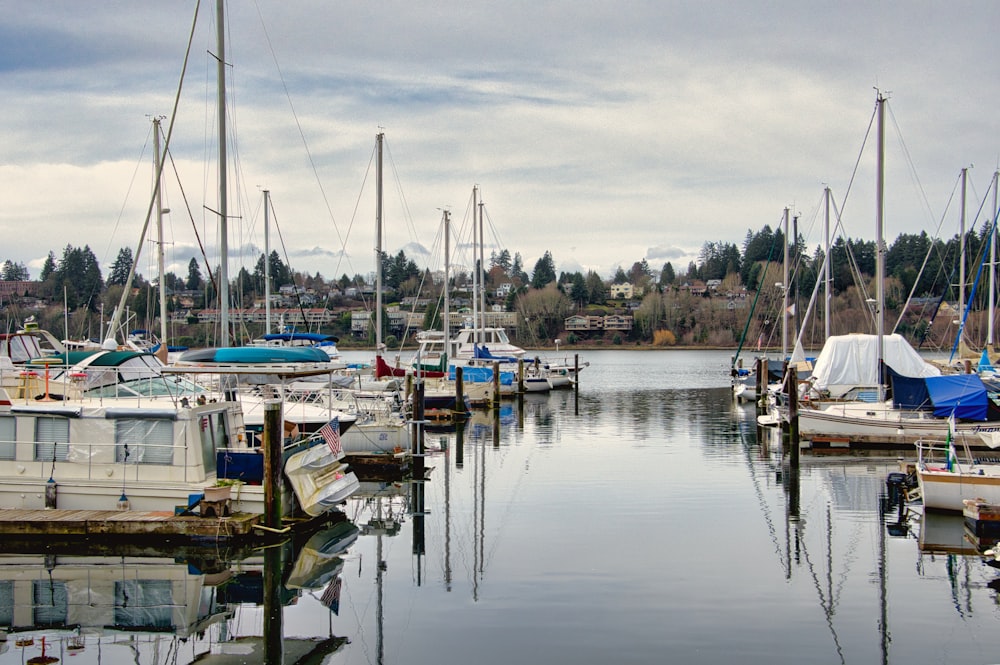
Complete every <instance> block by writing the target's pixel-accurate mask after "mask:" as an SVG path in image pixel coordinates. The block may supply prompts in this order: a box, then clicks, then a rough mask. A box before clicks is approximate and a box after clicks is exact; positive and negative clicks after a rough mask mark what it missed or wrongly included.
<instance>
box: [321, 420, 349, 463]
mask: <svg viewBox="0 0 1000 665" xmlns="http://www.w3.org/2000/svg"><path fill="white" fill-rule="evenodd" d="M319 433H320V436H322V437H323V440H324V441H326V445H328V446H330V452H331V453H333V454H334V455H339V454H340V453H342V452H343V448H341V447H340V422H339V419H338V418H334V419H333V420H331V421H330V422H328V423H327V424H325V425H323V426H322V427H320V428H319Z"/></svg>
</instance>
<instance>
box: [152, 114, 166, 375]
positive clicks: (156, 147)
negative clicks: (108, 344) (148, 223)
mask: <svg viewBox="0 0 1000 665" xmlns="http://www.w3.org/2000/svg"><path fill="white" fill-rule="evenodd" d="M161 119H162V118H161V117H160V116H156V117H155V118H153V163H154V164H155V165H156V166H155V168H156V176H157V178H160V177H161V174H162V173H163V167H162V166H161V163H162V160H161V158H160V120H161ZM162 196H163V187H162V186H160V185H159V184H157V185H156V204H155V205H156V241H157V252H156V270H157V274H158V275H159V276H160V279H159V282H160V285H159V286H160V346H159V348H158V349H157V350H156V356H157V357H158V358H159V359H160V360H161V361H162V362H163V363H164V364H166V362H167V283H166V280H165V279H163V198H162Z"/></svg>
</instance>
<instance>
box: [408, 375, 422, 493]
mask: <svg viewBox="0 0 1000 665" xmlns="http://www.w3.org/2000/svg"><path fill="white" fill-rule="evenodd" d="M412 441H413V445H412V446H410V447H411V449H412V450H413V478H414V479H415V480H423V479H424V382H423V381H422V380H420V379H417V380H416V381H414V382H413V432H412Z"/></svg>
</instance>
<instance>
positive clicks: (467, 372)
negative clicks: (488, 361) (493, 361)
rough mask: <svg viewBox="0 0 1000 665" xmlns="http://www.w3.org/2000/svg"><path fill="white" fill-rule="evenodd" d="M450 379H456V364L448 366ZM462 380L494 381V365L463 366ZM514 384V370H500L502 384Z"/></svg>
mask: <svg viewBox="0 0 1000 665" xmlns="http://www.w3.org/2000/svg"><path fill="white" fill-rule="evenodd" d="M448 379H449V380H450V381H454V380H455V365H451V366H449V367H448ZM462 380H463V381H465V382H467V383H490V382H492V381H493V368H492V367H471V366H464V367H462ZM513 384H514V373H513V372H500V385H502V386H510V385H513Z"/></svg>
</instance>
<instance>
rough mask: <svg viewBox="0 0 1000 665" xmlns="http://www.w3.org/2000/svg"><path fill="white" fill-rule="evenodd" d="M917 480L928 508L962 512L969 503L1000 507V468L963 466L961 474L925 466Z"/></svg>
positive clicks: (942, 468)
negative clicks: (964, 502)
mask: <svg viewBox="0 0 1000 665" xmlns="http://www.w3.org/2000/svg"><path fill="white" fill-rule="evenodd" d="M980 472H982V475H980ZM917 480H918V481H919V483H920V491H921V493H922V495H923V500H924V507H925V508H930V509H932V510H950V511H957V512H960V511H962V510H963V509H964V507H965V505H964V504H963V503H962V502H963V501H964V500H965V499H979V500H981V501H982V502H983V503H987V504H991V505H1000V465H995V464H984V465H972V466H962V467H961V470H960V471H948V470H947V469H946V468H944V467H943V466H942V465H934V466H929V465H924V467H922V468H917Z"/></svg>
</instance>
